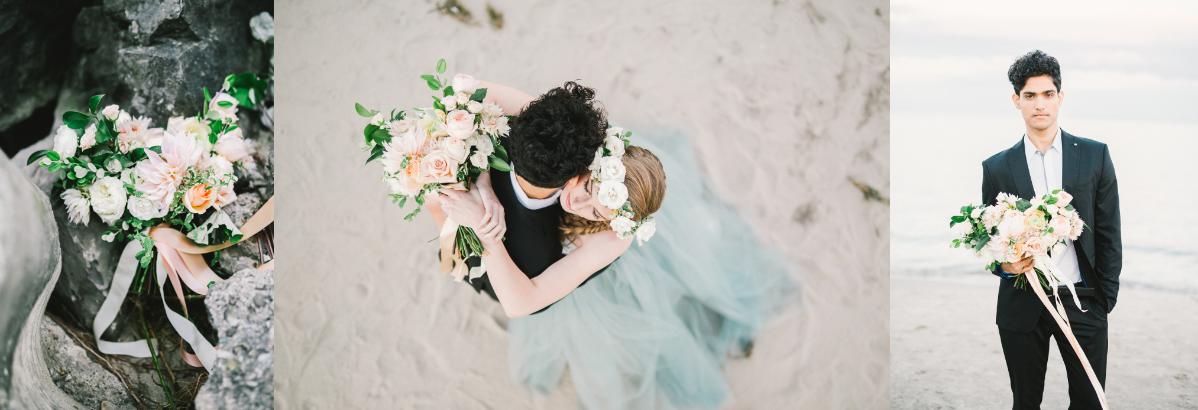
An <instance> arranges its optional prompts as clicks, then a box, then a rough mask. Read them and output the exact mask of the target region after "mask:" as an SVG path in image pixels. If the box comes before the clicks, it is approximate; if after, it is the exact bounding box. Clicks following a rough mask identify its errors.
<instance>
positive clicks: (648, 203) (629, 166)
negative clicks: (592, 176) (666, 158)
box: [559, 145, 666, 241]
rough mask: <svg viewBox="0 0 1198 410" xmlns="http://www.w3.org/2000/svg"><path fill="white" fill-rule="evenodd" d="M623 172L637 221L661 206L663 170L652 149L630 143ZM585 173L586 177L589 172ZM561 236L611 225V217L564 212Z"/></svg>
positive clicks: (600, 230) (597, 231)
mask: <svg viewBox="0 0 1198 410" xmlns="http://www.w3.org/2000/svg"><path fill="white" fill-rule="evenodd" d="M622 161H623V162H624V168H625V169H626V173H625V175H624V184H625V185H626V186H627V187H628V200H629V203H631V204H632V211H633V212H634V213H636V217H635V218H634V220H636V221H640V220H642V219H644V218H645V217H647V216H649V215H652V214H653V213H654V212H657V210H658V209H660V208H661V203H662V201H664V200H665V197H666V172H665V169H664V168H663V167H662V165H661V160H659V159H657V156H656V155H653V152H651V151H649V150H647V149H644V148H641V147H638V146H635V145H630V146H628V148H627V149H626V151H625V152H624V157H623V158H622ZM586 175H588V176H587V177H588V178H589V174H586ZM559 229H560V230H561V232H562V236H563V237H564V238H566V239H568V240H570V241H574V240H576V239H578V237H580V236H583V235H590V234H595V233H599V232H603V231H606V230H610V229H611V223H610V221H606V220H604V221H592V220H589V219H586V218H583V217H581V216H578V215H574V214H571V213H566V214H565V216H564V217H562V224H561V226H560V228H559Z"/></svg>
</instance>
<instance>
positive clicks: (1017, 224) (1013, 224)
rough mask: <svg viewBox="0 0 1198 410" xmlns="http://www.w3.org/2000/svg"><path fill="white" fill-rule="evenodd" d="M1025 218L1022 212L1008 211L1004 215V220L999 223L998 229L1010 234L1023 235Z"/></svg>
mask: <svg viewBox="0 0 1198 410" xmlns="http://www.w3.org/2000/svg"><path fill="white" fill-rule="evenodd" d="M1025 219H1026V217H1024V216H1023V213H1022V212H1019V211H1008V212H1007V213H1006V214H1004V215H1003V219H1002V222H1000V223H999V224H998V231H999V232H1002V233H1004V234H1006V235H1009V236H1019V235H1023V230H1024V220H1025Z"/></svg>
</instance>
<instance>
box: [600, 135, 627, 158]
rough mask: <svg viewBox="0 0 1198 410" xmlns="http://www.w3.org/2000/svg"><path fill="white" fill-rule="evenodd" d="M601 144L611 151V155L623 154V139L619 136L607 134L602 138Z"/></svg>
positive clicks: (620, 155) (618, 155)
mask: <svg viewBox="0 0 1198 410" xmlns="http://www.w3.org/2000/svg"><path fill="white" fill-rule="evenodd" d="M603 145H604V147H606V148H607V150H608V151H609V152H611V155H613V156H617V157H622V156H624V140H622V139H620V137H617V136H612V135H609V136H607V138H606V139H604V140H603Z"/></svg>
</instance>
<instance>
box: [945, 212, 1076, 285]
mask: <svg viewBox="0 0 1198 410" xmlns="http://www.w3.org/2000/svg"><path fill="white" fill-rule="evenodd" d="M1072 200H1073V196H1072V195H1069V193H1068V192H1065V191H1062V190H1060V189H1056V190H1053V191H1052V192H1051V193H1049V194H1047V195H1044V196H1042V197H1039V198H1033V199H1031V200H1025V199H1021V198H1018V197H1016V196H1014V195H1011V194H1008V193H1005V192H1004V193H1000V194H998V198H997V202H996V203H995V204H994V205H989V206H979V205H965V206H963V207H961V213H960V214H959V215H954V216H953V217H952V220H951V221H950V222H949V227H950V228H951V227H953V226H955V225H957V224H962V223H968V230H967V231H966V232H965V233H964V234H963V235H962V236H961V237H959V238H956V239H953V241H952V246H953V247H954V248H958V247H961V246H965V247H968V248H969V249H972V250H973V251H974V253H975V254H976V255H978V256H980V257H983V258H985V259H987V260H989V261H990V264H989V265H988V267H987V269H989V270H991V271H993V270H994V269H996V268H997V267H998V265H999V264H1003V263H1014V262H1018V261H1019V260H1021V259H1023V258H1025V257H1027V256H1031V257H1033V258H1034V259H1035V276H1036V277H1037V278H1038V279H1039V283H1040V286H1041V287H1042V288H1043V289H1046V290H1048V289H1053V288H1056V287H1057V286H1061V285H1065V286H1067V287H1069V288H1070V290H1073V283H1063V281H1061V279H1060V276H1059V275H1058V274H1057V270H1056V266H1057V260H1058V259H1059V258H1061V257H1063V256H1064V253H1065V250H1066V247H1065V244H1066V241H1073V240H1077V238H1078V236H1081V234H1082V230H1083V229H1085V223H1084V222H1082V219H1081V216H1079V215H1078V213H1077V211H1076V210H1074V209H1073V206H1072V205H1070V204H1069V202H1070V201H1072ZM1027 283H1028V279H1027V275H1019V276H1018V277H1017V278H1016V279H1015V286H1016V287H1018V288H1021V289H1024V288H1026V287H1027ZM1073 298H1074V300H1075V301H1077V295H1076V293H1075V294H1074V295H1073ZM1077 304H1078V307H1079V308H1080V307H1081V302H1080V301H1078V302H1077Z"/></svg>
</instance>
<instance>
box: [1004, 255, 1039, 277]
mask: <svg viewBox="0 0 1198 410" xmlns="http://www.w3.org/2000/svg"><path fill="white" fill-rule="evenodd" d="M1034 265H1035V260H1034V259H1032V257H1031V256H1028V257H1026V258H1023V259H1020V260H1019V262H1015V263H1004V264H1002V271H1003V272H1006V273H1010V274H1012V275H1022V274H1024V273H1027V272H1028V271H1030V270H1032V266H1034Z"/></svg>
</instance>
